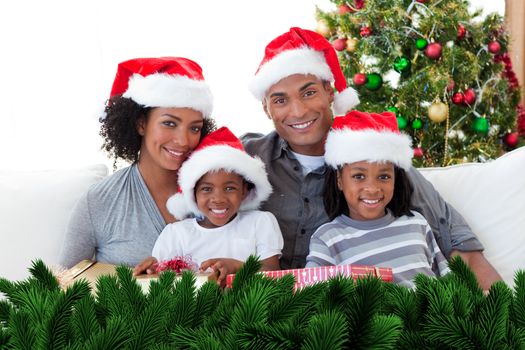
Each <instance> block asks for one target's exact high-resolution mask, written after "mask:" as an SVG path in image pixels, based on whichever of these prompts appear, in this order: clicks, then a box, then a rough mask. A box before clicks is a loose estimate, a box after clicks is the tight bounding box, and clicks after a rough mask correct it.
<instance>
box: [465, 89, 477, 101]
mask: <svg viewBox="0 0 525 350" xmlns="http://www.w3.org/2000/svg"><path fill="white" fill-rule="evenodd" d="M463 102H465V104H468V105H472V104H474V102H476V93H475V92H474V90H473V89H471V88H469V89H467V90H466V91H465V92H464V93H463Z"/></svg>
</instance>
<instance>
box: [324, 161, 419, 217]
mask: <svg viewBox="0 0 525 350" xmlns="http://www.w3.org/2000/svg"><path fill="white" fill-rule="evenodd" d="M338 171H341V169H339V170H335V169H333V168H331V167H329V168H328V170H327V172H326V176H325V181H324V193H323V202H324V208H325V211H326V214H327V215H328V217H329V218H330V220H333V219H335V218H336V217H338V216H339V215H341V214H345V215H347V216H349V212H348V204H347V203H346V198H345V195H344V193H343V191H341V190H340V189H339V187H337V172H338ZM394 177H395V182H394V195H393V197H392V200H391V201H390V203H388V204H387V206H386V207H387V208H388V209H390V210H391V211H392V215H394V217H396V218H397V217H400V216H403V215H407V216H413V214H412V213H411V212H410V204H411V198H412V192H413V191H414V190H413V187H412V184H411V183H410V180H409V179H408V175H407V173H406V171H405V170H404V169H403V168H400V167H398V166H397V165H394Z"/></svg>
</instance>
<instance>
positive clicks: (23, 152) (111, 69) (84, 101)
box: [0, 0, 504, 169]
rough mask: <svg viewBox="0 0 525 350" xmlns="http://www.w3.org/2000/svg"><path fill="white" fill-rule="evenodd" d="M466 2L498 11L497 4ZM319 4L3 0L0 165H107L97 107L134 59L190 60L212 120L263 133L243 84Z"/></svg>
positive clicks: (264, 123)
mask: <svg viewBox="0 0 525 350" xmlns="http://www.w3.org/2000/svg"><path fill="white" fill-rule="evenodd" d="M429 1H434V0H429ZM471 4H472V6H473V7H476V8H480V7H482V8H483V9H484V13H489V12H493V11H498V12H499V13H501V14H503V12H504V1H503V0H498V1H492V0H477V1H473V0H471ZM316 6H319V7H320V8H321V9H323V10H327V9H333V8H335V5H333V4H332V3H331V2H330V1H328V0H317V1H315V0H264V1H249V0H244V1H242V0H239V1H233V0H232V1H217V0H215V1H212V0H200V1H189V0H185V1H180V0H150V1H137V0H105V1H103V0H92V1H66V0H48V1H38V0H20V1H2V2H1V3H0V38H1V41H0V43H1V54H0V69H1V73H0V106H1V107H0V169H50V168H68V167H76V166H80V165H85V164H92V163H101V162H103V163H106V164H111V163H112V162H111V161H110V160H108V159H107V157H106V155H105V154H104V153H103V152H101V151H100V150H99V149H100V145H101V139H100V137H99V136H98V131H99V124H98V120H97V118H98V113H99V112H100V111H101V110H102V106H103V103H104V101H105V99H106V98H107V97H108V94H109V91H110V89H111V84H112V82H113V78H114V75H115V71H116V67H117V64H118V63H119V62H121V61H124V60H127V59H129V58H133V57H153V56H185V57H188V58H192V59H194V60H195V61H197V62H198V63H199V64H200V65H201V66H202V67H203V70H204V75H205V78H206V80H207V82H208V83H209V85H210V86H211V89H212V91H213V93H214V96H215V109H214V117H215V119H216V120H217V122H218V124H219V126H222V125H226V126H228V127H230V129H232V130H233V132H234V133H236V134H237V135H240V134H242V133H244V132H247V131H258V132H263V133H266V132H268V131H270V130H271V129H272V124H271V123H270V121H269V120H268V119H267V118H266V116H265V115H264V113H263V112H262V108H261V106H260V103H259V102H258V101H257V100H255V99H254V98H253V97H252V96H251V94H250V93H249V92H248V91H247V85H248V82H249V81H250V78H251V77H252V76H253V74H254V72H255V70H256V69H257V66H258V64H259V62H260V60H261V59H262V56H263V52H264V46H265V45H266V44H267V43H268V42H269V41H270V40H271V39H273V38H274V37H275V36H277V35H279V34H281V33H283V32H285V31H287V30H288V29H289V28H290V27H291V26H300V27H304V28H309V29H315V26H316V20H315V8H316Z"/></svg>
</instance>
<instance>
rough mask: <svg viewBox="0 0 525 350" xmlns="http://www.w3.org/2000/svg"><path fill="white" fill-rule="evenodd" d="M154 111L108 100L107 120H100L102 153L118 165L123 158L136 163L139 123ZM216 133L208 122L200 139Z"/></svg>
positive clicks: (129, 102)
mask: <svg viewBox="0 0 525 350" xmlns="http://www.w3.org/2000/svg"><path fill="white" fill-rule="evenodd" d="M151 109H152V108H151V107H144V106H142V105H140V104H138V103H136V102H135V101H133V100H132V99H130V98H126V97H122V96H121V95H117V96H114V97H112V98H111V99H110V100H108V103H107V104H106V107H105V109H104V112H105V116H104V117H101V118H100V119H99V121H100V123H101V124H102V125H101V127H100V136H102V137H103V138H104V142H103V144H102V147H101V149H103V150H104V151H106V152H107V153H108V154H109V156H110V157H111V158H114V159H115V161H116V160H117V159H118V158H120V159H123V160H126V161H128V162H131V163H134V162H136V161H137V160H138V157H139V150H140V146H141V143H142V136H140V135H139V133H138V131H137V125H138V121H139V120H141V119H143V118H146V117H147V116H148V113H149V111H150V110H151ZM215 129H216V124H215V121H214V120H213V119H211V118H205V119H204V124H203V127H202V131H201V139H202V138H203V137H204V136H206V135H207V134H209V133H210V132H212V131H213V130H215Z"/></svg>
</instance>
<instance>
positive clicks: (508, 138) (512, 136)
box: [503, 132, 519, 148]
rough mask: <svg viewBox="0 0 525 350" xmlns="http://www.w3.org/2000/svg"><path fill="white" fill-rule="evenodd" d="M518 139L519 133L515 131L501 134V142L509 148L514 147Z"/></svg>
mask: <svg viewBox="0 0 525 350" xmlns="http://www.w3.org/2000/svg"><path fill="white" fill-rule="evenodd" d="M518 141H519V135H518V133H517V132H511V133H508V134H506V135H505V136H503V142H505V144H506V145H507V146H508V147H510V148H516V146H517V145H518Z"/></svg>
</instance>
